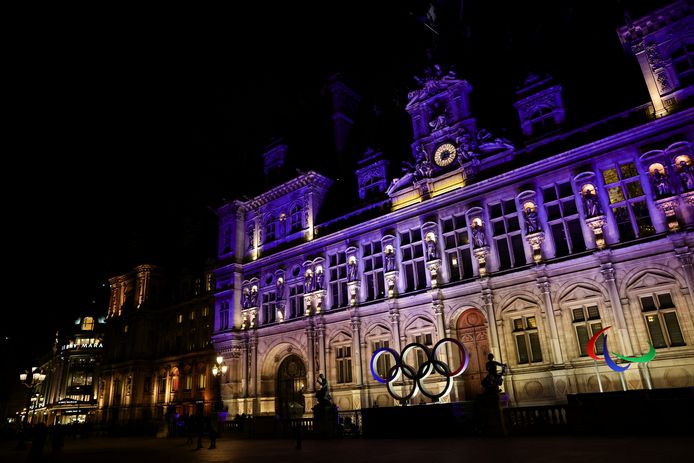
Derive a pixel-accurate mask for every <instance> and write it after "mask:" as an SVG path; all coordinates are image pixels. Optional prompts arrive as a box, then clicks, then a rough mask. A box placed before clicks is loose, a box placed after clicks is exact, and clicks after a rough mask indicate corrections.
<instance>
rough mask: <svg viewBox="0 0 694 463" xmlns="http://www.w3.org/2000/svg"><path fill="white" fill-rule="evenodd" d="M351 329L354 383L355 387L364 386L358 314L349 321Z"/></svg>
mask: <svg viewBox="0 0 694 463" xmlns="http://www.w3.org/2000/svg"><path fill="white" fill-rule="evenodd" d="M350 326H351V327H352V352H353V353H354V354H353V356H354V365H355V368H354V382H355V383H356V385H357V387H361V386H363V385H364V371H363V366H362V355H361V320H360V319H359V314H353V315H352V317H351V320H350Z"/></svg>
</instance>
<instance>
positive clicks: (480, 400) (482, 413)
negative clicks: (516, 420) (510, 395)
mask: <svg viewBox="0 0 694 463" xmlns="http://www.w3.org/2000/svg"><path fill="white" fill-rule="evenodd" d="M475 418H476V425H477V430H478V432H479V433H480V434H481V435H483V436H506V435H508V432H507V431H506V424H505V423H504V416H503V413H502V410H501V400H500V396H499V394H496V393H493V392H485V393H483V394H480V395H479V396H477V399H475Z"/></svg>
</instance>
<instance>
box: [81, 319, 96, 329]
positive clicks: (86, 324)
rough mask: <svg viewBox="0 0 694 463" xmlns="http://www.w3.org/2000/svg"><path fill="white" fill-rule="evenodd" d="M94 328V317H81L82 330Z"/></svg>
mask: <svg viewBox="0 0 694 463" xmlns="http://www.w3.org/2000/svg"><path fill="white" fill-rule="evenodd" d="M93 329H94V318H92V317H84V318H83V319H82V331H92V330H93Z"/></svg>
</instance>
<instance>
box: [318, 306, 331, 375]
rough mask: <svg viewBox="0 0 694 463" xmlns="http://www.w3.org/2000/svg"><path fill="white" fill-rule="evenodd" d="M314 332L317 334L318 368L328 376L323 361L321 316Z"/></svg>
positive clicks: (323, 323) (323, 345) (323, 333)
mask: <svg viewBox="0 0 694 463" xmlns="http://www.w3.org/2000/svg"><path fill="white" fill-rule="evenodd" d="M316 334H317V335H318V369H319V370H320V371H322V372H323V374H324V375H325V377H326V378H328V377H329V376H330V375H328V369H327V364H326V361H325V320H323V317H322V316H321V317H319V318H318V323H317V324H316Z"/></svg>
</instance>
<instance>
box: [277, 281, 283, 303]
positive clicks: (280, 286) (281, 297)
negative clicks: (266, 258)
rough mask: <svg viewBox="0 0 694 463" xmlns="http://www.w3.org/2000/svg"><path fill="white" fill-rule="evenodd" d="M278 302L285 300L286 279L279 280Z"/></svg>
mask: <svg viewBox="0 0 694 463" xmlns="http://www.w3.org/2000/svg"><path fill="white" fill-rule="evenodd" d="M276 287H277V300H278V301H281V300H283V299H284V278H278V279H277V284H276Z"/></svg>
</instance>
